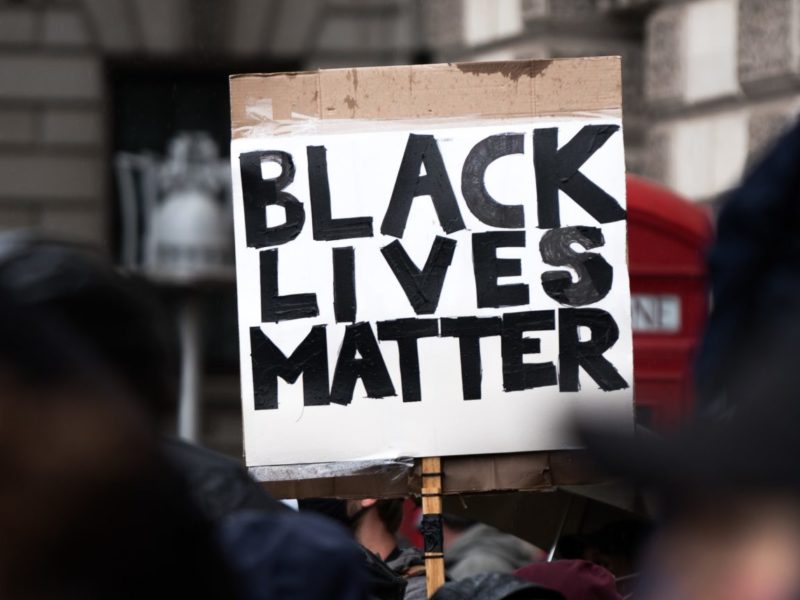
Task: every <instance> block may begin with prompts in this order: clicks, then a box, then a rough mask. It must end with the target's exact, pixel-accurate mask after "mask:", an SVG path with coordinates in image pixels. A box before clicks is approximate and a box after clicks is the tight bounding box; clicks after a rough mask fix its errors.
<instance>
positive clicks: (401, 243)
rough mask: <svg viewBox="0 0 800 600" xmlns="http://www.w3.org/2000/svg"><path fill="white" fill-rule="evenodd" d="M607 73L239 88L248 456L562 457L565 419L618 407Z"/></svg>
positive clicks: (526, 65)
mask: <svg viewBox="0 0 800 600" xmlns="http://www.w3.org/2000/svg"><path fill="white" fill-rule="evenodd" d="M592 62H595V64H594V65H591V64H587V63H592ZM559 63H561V64H560V65H559ZM553 65H555V66H553ZM592 66H594V68H592ZM618 66H619V64H618V61H616V60H615V59H600V60H598V61H583V62H581V61H544V62H542V63H539V62H537V61H519V62H511V63H499V64H497V63H495V64H488V65H482V64H480V63H477V64H473V65H434V66H430V67H394V68H381V69H349V70H336V71H319V72H317V73H307V74H291V75H277V76H263V77H261V76H250V77H242V78H233V79H232V115H233V126H234V135H233V137H234V140H233V143H232V147H231V150H232V152H231V155H232V167H233V189H234V211H235V212H234V222H235V233H236V263H237V282H238V283H237V285H238V302H239V324H240V328H239V338H240V346H241V367H242V402H243V415H244V434H245V456H246V461H247V464H248V465H249V466H251V467H263V466H275V465H300V464H309V463H363V462H364V461H391V460H394V459H398V458H402V457H424V456H455V455H479V454H497V453H518V452H529V451H544V450H561V449H566V448H571V447H573V446H574V442H573V440H571V439H570V437H569V436H568V435H567V433H566V431H565V427H564V425H565V422H566V420H567V417H568V416H569V415H571V414H572V412H573V411H574V410H575V409H576V408H578V407H590V408H592V409H593V410H596V411H601V412H604V413H605V414H611V413H613V414H616V415H619V414H627V415H632V396H631V383H632V360H631V357H632V348H631V324H630V295H629V288H628V275H627V266H626V265H627V261H626V212H625V178H624V174H625V173H624V151H623V140H622V131H621V120H620V114H619V112H618V111H616V112H615V111H613V110H606V109H615V108H618V104H619V101H618V89H616V91H615V90H614V85H616V86H618V80H619V72H618ZM548 72H549V73H550V77H553V76H556V77H558V75H559V74H560V75H561V78H562V85H560V86H556V87H554V82H553V81H552V80H551V79H550V78H548ZM569 73H572V75H573V77H572V78H571V79H570V78H569V77H568V75H569ZM437 75H438V81H437V79H436V77H437ZM603 75H606V76H608V77H610V78H611V79H615V83H614V82H612V85H611V87H610V88H609V89H606V87H604V86H606V84H605V82H604V81H603V80H602V77H603ZM565 76H567V78H566V84H565V83H563V82H564V79H563V78H564V77H565ZM582 77H583V79H584V81H583V83H584V85H588V84H591V83H592V82H594V89H592V85H589V87H588V89H583V90H580V89H578V88H580V85H581V78H582ZM415 80H416V82H417V84H416V85H415V83H414V82H415ZM432 81H436V82H437V83H434V84H433V85H431V82H432ZM359 82H360V84H359ZM426 82H427V85H426ZM442 82H445V83H447V82H449V85H444V87H442ZM587 82H588V83H587ZM494 83H497V84H498V85H492V84H494ZM535 84H538V85H535ZM509 85H510V86H511V87H509ZM576 86H577V87H576ZM259 89H260V90H261V91H258V90H259ZM436 89H439V91H440V92H441V95H440V98H439V99H438V101H437V99H436V98H435V97H432V96H431V94H432V92H433V91H435V90H436ZM504 89H505V90H513V93H506V94H505V95H504V94H503V90H504ZM312 90H314V93H315V95H316V99H315V100H311V97H310V96H309V94H311V92H312ZM467 90H468V91H467ZM476 90H477V91H478V92H481V93H476ZM604 90H605V91H607V93H606V94H605V95H604V94H603V93H601V92H603V91H604ZM254 92H255V95H253V94H254ZM445 92H446V93H445ZM592 93H595V94H597V95H595V96H594V97H593V98H592V99H587V100H585V101H583V103H581V101H579V100H580V98H582V97H583V96H584V95H585V94H592ZM558 94H561V95H562V96H563V98H561V100H560V101H559V100H558V98H554V97H553V96H554V95H556V96H557V95H558ZM481 96H489V97H490V100H489V104H487V100H486V98H482V97H481ZM491 97H493V99H492V98H491ZM559 102H560V103H561V108H559V106H558V104H559ZM501 103H503V104H504V108H503V109H500V110H497V108H498V107H499V106H500V105H501ZM304 108H305V109H306V110H303V109H304ZM297 109H300V110H297ZM426 109H427V110H426ZM604 110H605V112H603V111H604ZM585 111H592V112H585ZM262 472H266V473H268V472H269V471H268V470H267V471H262Z"/></svg>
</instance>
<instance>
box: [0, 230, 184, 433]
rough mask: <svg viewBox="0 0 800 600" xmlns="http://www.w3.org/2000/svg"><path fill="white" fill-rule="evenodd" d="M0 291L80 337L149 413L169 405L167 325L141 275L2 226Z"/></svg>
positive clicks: (171, 370)
mask: <svg viewBox="0 0 800 600" xmlns="http://www.w3.org/2000/svg"><path fill="white" fill-rule="evenodd" d="M0 291H1V292H2V293H5V294H8V295H9V296H10V297H12V298H13V299H14V302H15V303H16V304H17V305H18V306H19V307H20V308H25V309H27V310H31V311H36V312H37V313H38V314H39V315H43V316H44V318H47V319H52V320H54V321H56V322H57V323H58V326H59V327H60V328H62V329H64V330H65V331H67V332H69V334H71V335H73V336H77V337H79V338H80V340H81V344H82V345H83V346H84V347H85V349H86V350H87V351H89V352H91V353H93V355H94V357H95V358H96V359H97V360H98V362H101V363H102V366H103V368H104V369H106V370H107V371H108V372H109V373H110V374H111V375H113V377H115V378H116V379H117V381H119V382H121V383H122V384H123V385H124V387H125V388H126V389H127V390H128V392H129V393H130V394H131V395H133V396H134V397H135V399H136V400H137V401H139V402H141V404H142V406H143V407H144V408H145V410H146V412H147V413H148V414H151V415H153V416H155V417H159V416H161V415H163V414H165V413H166V412H168V411H170V410H171V409H172V407H173V406H174V403H175V400H174V398H175V380H176V369H175V366H176V360H175V352H174V343H173V342H174V328H173V326H172V324H171V323H170V321H169V319H168V318H167V317H166V314H165V312H164V311H163V310H162V307H161V306H160V304H159V302H158V301H157V300H156V299H155V297H154V295H153V293H152V292H151V290H150V289H149V286H148V285H147V284H146V283H145V281H144V280H142V279H140V278H136V277H134V276H132V275H128V274H124V273H121V272H119V271H117V270H116V269H114V268H113V266H112V265H111V264H110V262H109V261H108V260H107V259H106V258H105V257H104V256H102V255H101V254H99V253H98V252H95V251H91V250H89V249H86V248H83V247H80V246H78V245H75V244H70V243H67V242H58V241H53V240H44V239H40V238H37V237H34V236H31V235H27V234H21V233H7V234H3V235H0ZM73 341H74V340H73ZM37 375H38V376H40V377H41V376H43V373H42V372H40V373H38V374H37Z"/></svg>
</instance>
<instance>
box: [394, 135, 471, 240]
mask: <svg viewBox="0 0 800 600" xmlns="http://www.w3.org/2000/svg"><path fill="white" fill-rule="evenodd" d="M423 166H424V167H425V175H420V169H421V167H423ZM417 196H430V197H431V200H432V201H433V207H434V208H435V209H436V215H437V216H438V217H439V223H440V224H441V226H442V229H443V230H444V231H445V232H446V233H453V232H454V231H460V230H461V229H464V227H465V226H464V221H463V220H462V218H461V213H460V212H459V210H458V202H457V201H456V196H455V194H454V193H453V187H452V186H451V185H450V179H449V177H448V176H447V169H445V166H444V161H443V160H442V155H441V153H440V152H439V146H438V144H437V143H436V139H435V138H434V137H433V136H432V135H415V134H413V133H412V134H410V135H409V136H408V143H407V144H406V149H405V152H404V153H403V160H402V161H401V162H400V169H399V170H398V173H397V180H396V181H395V184H394V191H392V197H391V200H390V201H389V208H388V209H386V214H385V215H384V217H383V223H382V224H381V233H382V234H384V235H391V236H394V237H396V238H401V237H403V232H404V231H405V229H406V222H407V221H408V213H409V211H410V210H411V204H412V202H413V200H414V198H416V197H417Z"/></svg>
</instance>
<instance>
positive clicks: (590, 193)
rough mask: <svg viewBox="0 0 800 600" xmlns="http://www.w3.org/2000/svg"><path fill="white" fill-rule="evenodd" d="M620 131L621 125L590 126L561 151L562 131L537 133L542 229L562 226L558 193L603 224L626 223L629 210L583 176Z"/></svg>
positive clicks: (535, 148) (535, 155)
mask: <svg viewBox="0 0 800 600" xmlns="http://www.w3.org/2000/svg"><path fill="white" fill-rule="evenodd" d="M618 130H619V126H617V125H586V126H585V127H583V128H582V129H581V130H580V131H579V132H578V133H577V134H576V135H575V137H573V138H572V139H571V140H570V141H568V142H567V143H566V144H564V146H562V147H561V148H560V149H559V148H558V128H557V127H549V128H546V129H534V131H533V165H534V168H535V170H536V202H537V208H538V212H539V228H540V229H552V228H553V227H559V226H560V225H561V217H560V214H559V204H558V191H559V190H562V191H563V192H565V193H566V194H567V195H568V196H569V197H570V198H572V199H573V200H574V201H575V202H577V203H578V204H579V205H580V206H581V208H583V209H584V210H585V211H586V212H588V213H589V214H590V215H592V217H594V218H595V219H596V220H597V221H598V222H600V223H613V222H614V221H622V220H623V219H625V209H623V208H622V207H621V206H620V205H619V203H618V202H617V201H616V200H615V199H614V198H612V197H611V196H610V195H609V194H608V193H607V192H605V191H604V190H602V189H601V188H600V187H598V186H597V184H595V183H594V182H593V181H591V180H590V179H589V178H588V177H586V175H584V174H583V173H581V172H580V168H581V167H582V166H583V164H584V163H585V162H586V161H587V160H589V158H590V157H591V156H592V154H594V153H595V152H596V151H597V150H598V149H599V148H600V147H601V146H602V145H603V144H605V143H606V140H608V138H610V137H611V136H612V135H613V134H614V133H616V132H617V131H618Z"/></svg>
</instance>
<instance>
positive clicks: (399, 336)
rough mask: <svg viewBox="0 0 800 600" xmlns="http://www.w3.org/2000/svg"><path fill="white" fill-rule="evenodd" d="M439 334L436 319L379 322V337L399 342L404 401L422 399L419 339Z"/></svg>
mask: <svg viewBox="0 0 800 600" xmlns="http://www.w3.org/2000/svg"><path fill="white" fill-rule="evenodd" d="M437 335H439V323H438V321H437V320H436V319H396V320H394V321H381V322H379V323H378V339H379V340H394V341H396V342H397V350H398V353H399V356H400V379H401V385H402V390H403V402H420V401H421V400H422V392H421V390H420V383H419V349H418V347H417V340H418V339H420V338H424V337H436V336H437Z"/></svg>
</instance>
